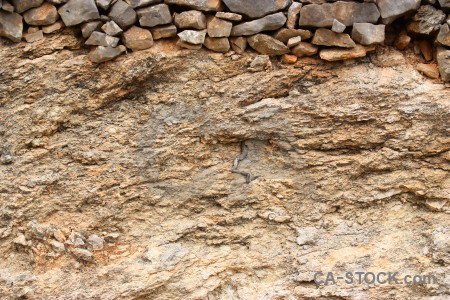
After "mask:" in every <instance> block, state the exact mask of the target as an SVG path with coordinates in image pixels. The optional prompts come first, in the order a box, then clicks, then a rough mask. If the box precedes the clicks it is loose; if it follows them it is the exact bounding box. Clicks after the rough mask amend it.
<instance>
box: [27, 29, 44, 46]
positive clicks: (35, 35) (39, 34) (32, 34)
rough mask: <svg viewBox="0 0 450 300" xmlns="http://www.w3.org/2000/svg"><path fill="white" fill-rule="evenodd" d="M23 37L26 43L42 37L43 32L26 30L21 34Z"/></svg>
mask: <svg viewBox="0 0 450 300" xmlns="http://www.w3.org/2000/svg"><path fill="white" fill-rule="evenodd" d="M23 38H24V39H25V41H27V43H33V42H37V41H39V40H42V39H43V38H44V33H43V31H42V30H38V31H34V32H28V33H25V34H24V35H23Z"/></svg>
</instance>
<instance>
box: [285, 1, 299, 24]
mask: <svg viewBox="0 0 450 300" xmlns="http://www.w3.org/2000/svg"><path fill="white" fill-rule="evenodd" d="M301 8H302V4H301V3H298V2H292V4H291V6H289V9H288V15H287V23H286V27H287V28H289V29H295V27H296V26H297V24H298V19H299V16H300V9H301Z"/></svg>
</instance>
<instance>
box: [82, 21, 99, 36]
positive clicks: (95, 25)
mask: <svg viewBox="0 0 450 300" xmlns="http://www.w3.org/2000/svg"><path fill="white" fill-rule="evenodd" d="M102 25H103V22H102V21H92V22H88V23H84V24H83V25H81V34H82V35H83V37H84V38H88V37H90V36H91V34H92V33H93V32H94V31H100V29H101V28H102Z"/></svg>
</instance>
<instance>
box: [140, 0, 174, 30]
mask: <svg viewBox="0 0 450 300" xmlns="http://www.w3.org/2000/svg"><path fill="white" fill-rule="evenodd" d="M171 22H172V16H171V15H170V10H169V6H168V5H167V4H158V5H155V6H150V7H146V8H143V9H141V10H140V11H139V24H141V26H144V27H154V26H158V25H165V24H169V23H171Z"/></svg>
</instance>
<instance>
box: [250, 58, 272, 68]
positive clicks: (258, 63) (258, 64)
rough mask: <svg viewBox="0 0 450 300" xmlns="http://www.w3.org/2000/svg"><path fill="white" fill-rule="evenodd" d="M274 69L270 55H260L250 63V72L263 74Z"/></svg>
mask: <svg viewBox="0 0 450 300" xmlns="http://www.w3.org/2000/svg"><path fill="white" fill-rule="evenodd" d="M271 68H272V62H271V61H270V57H269V55H258V56H256V57H255V58H254V59H253V60H252V62H251V63H250V68H249V71H252V72H261V71H266V70H270V69H271Z"/></svg>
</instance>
